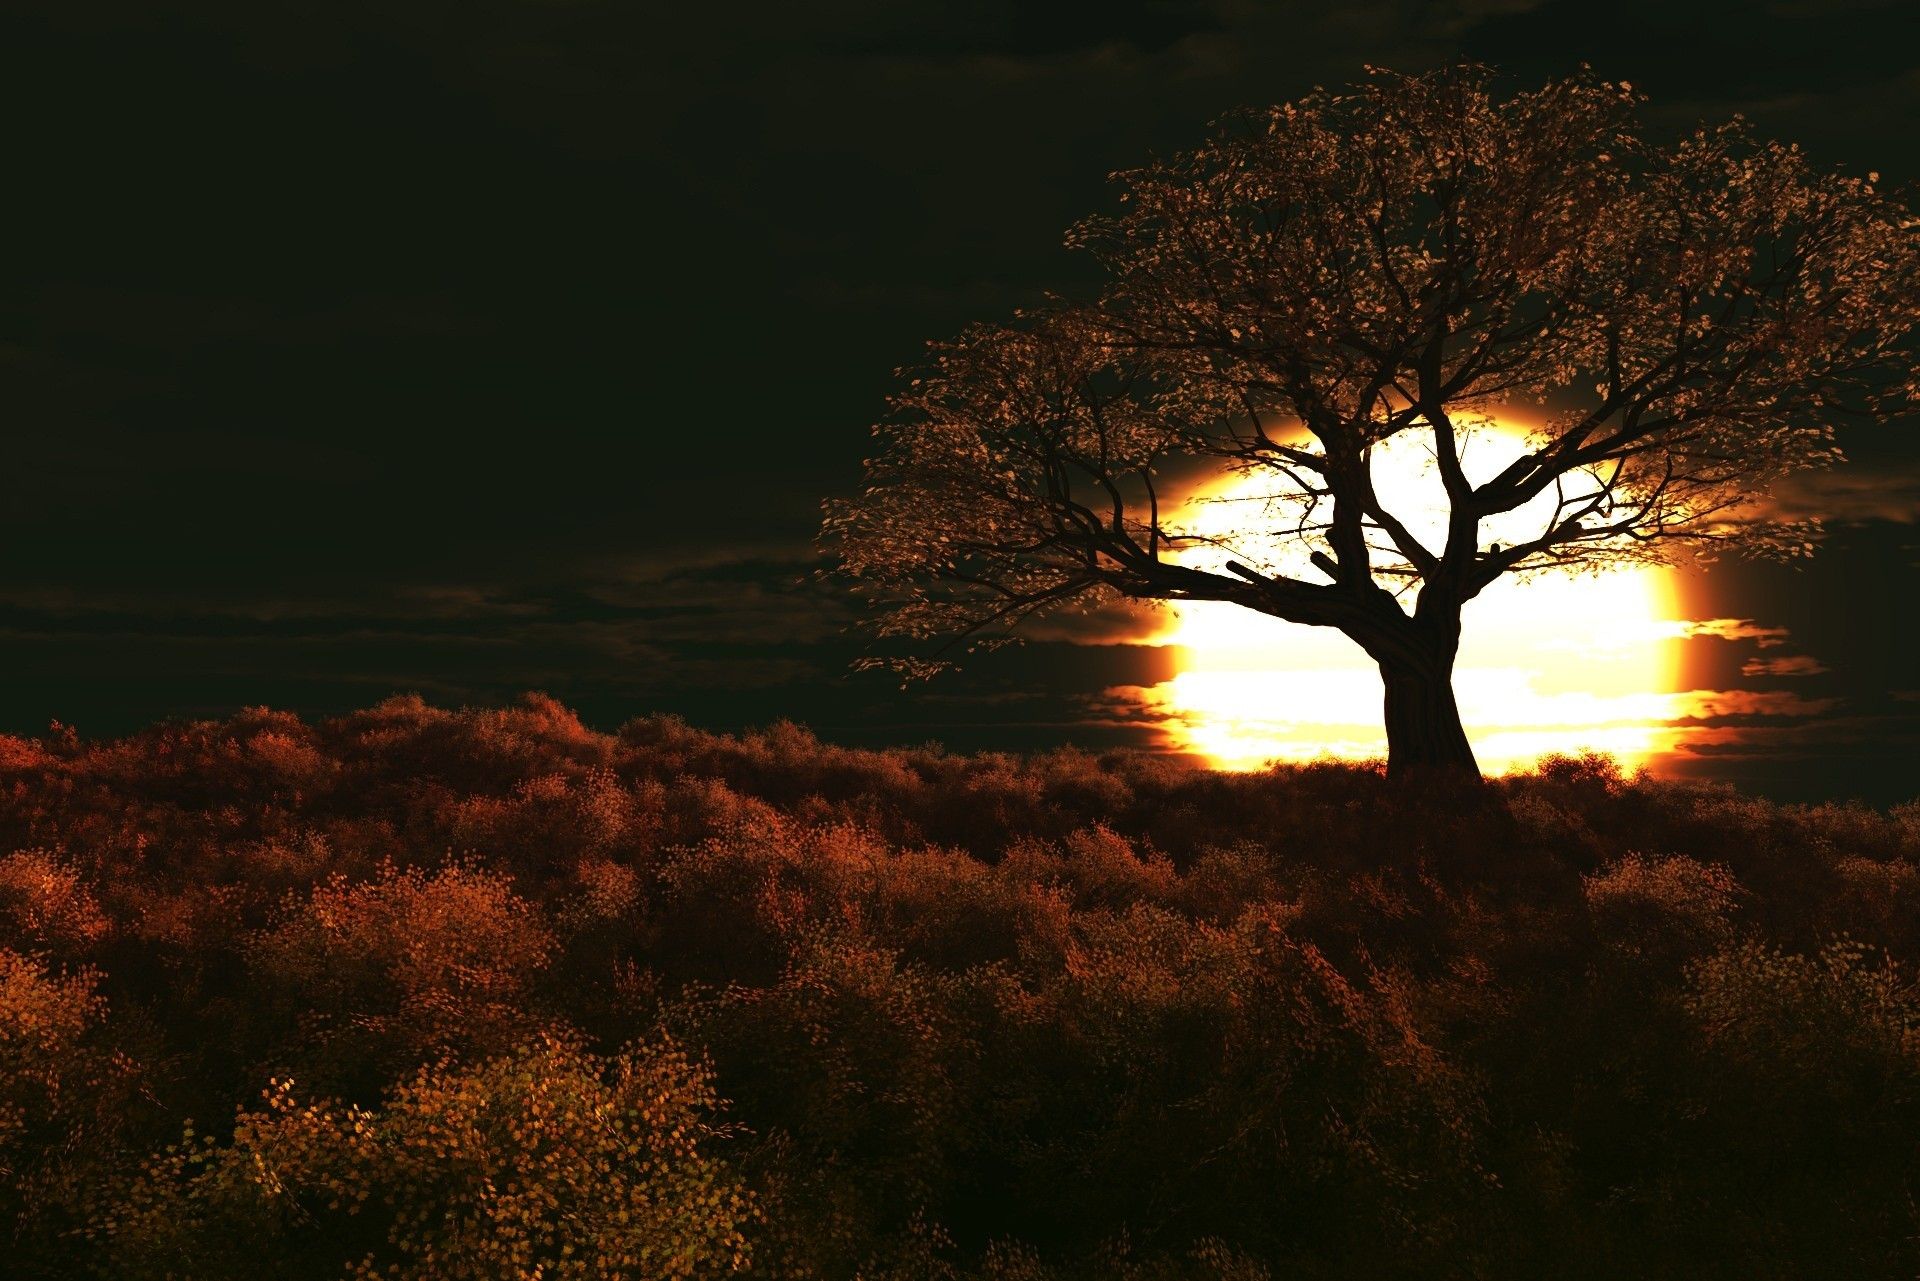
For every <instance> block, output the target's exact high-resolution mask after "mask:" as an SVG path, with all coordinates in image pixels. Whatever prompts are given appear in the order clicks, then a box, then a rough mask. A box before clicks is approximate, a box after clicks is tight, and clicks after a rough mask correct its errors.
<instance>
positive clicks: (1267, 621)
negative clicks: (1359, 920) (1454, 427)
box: [1146, 424, 1684, 773]
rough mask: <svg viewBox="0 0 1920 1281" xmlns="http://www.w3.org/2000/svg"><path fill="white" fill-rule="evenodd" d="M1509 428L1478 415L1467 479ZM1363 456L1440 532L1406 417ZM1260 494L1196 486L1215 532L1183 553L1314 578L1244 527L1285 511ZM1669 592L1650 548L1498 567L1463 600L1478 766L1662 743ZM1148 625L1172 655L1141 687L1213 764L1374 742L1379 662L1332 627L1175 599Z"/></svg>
mask: <svg viewBox="0 0 1920 1281" xmlns="http://www.w3.org/2000/svg"><path fill="white" fill-rule="evenodd" d="M1524 445H1525V436H1524V433H1523V432H1521V431H1519V430H1517V429H1515V428H1513V427H1511V426H1507V425H1501V424H1487V425H1485V426H1482V427H1480V428H1478V429H1476V430H1475V431H1473V432H1472V433H1470V434H1469V435H1468V437H1467V438H1466V440H1465V441H1464V442H1463V446H1462V464H1463V466H1464V467H1465V469H1466V471H1467V473H1468V476H1469V478H1470V479H1479V478H1483V477H1485V476H1489V475H1492V474H1493V473H1494V472H1496V471H1498V470H1499V468H1500V467H1502V466H1504V465H1505V464H1506V462H1508V461H1510V460H1511V459H1512V458H1513V457H1514V456H1515V454H1516V453H1518V452H1519V450H1520V449H1522V448H1523V447H1524ZM1374 470H1375V478H1376V480H1375V486H1376V490H1377V491H1378V492H1379V494H1380V496H1381V499H1382V501H1383V503H1384V505H1385V506H1386V507H1387V509H1388V510H1390V511H1393V512H1394V513H1396V514H1397V515H1399V516H1400V517H1401V519H1402V520H1403V521H1405V522H1406V523H1407V524H1408V526H1409V527H1411V528H1412V529H1413V531H1414V532H1415V534H1416V535H1417V536H1419V537H1420V538H1421V539H1422V541H1423V542H1426V543H1427V545H1428V546H1430V547H1432V546H1438V545H1439V542H1440V538H1439V534H1440V532H1441V531H1442V530H1444V528H1445V521H1446V505H1445V499H1444V494H1443V493H1442V492H1441V489H1440V483H1439V478H1438V476H1437V473H1436V471H1435V468H1434V467H1433V464H1432V459H1431V456H1430V454H1429V453H1428V452H1427V449H1426V447H1425V443H1424V441H1422V440H1419V439H1416V438H1414V436H1413V435H1412V434H1411V433H1409V434H1408V435H1407V436H1403V437H1397V438H1395V439H1393V440H1390V441H1388V442H1386V443H1385V444H1382V445H1380V446H1377V447H1376V448H1375V451H1374ZM1271 494H1272V485H1271V482H1270V481H1268V480H1266V479H1264V478H1262V477H1258V476H1255V477H1240V476H1232V477H1227V478H1225V479H1223V480H1221V481H1219V482H1216V483H1214V484H1212V485H1209V486H1206V487H1204V488H1202V489H1201V490H1200V491H1199V492H1197V493H1196V494H1194V495H1193V496H1192V497H1190V498H1189V500H1188V502H1187V505H1186V509H1185V520H1184V524H1185V525H1186V527H1187V528H1189V529H1191V530H1194V531H1195V532H1200V533H1204V534H1207V535H1208V536H1210V537H1213V538H1216V539H1220V540H1222V542H1224V543H1226V544H1228V547H1208V548H1206V549H1204V550H1201V551H1195V552H1191V553H1187V554H1185V555H1184V556H1183V559H1185V560H1187V561H1188V563H1191V564H1195V565H1204V566H1206V567H1210V568H1217V567H1218V565H1217V564H1216V563H1215V562H1224V561H1225V560H1227V559H1235V558H1237V559H1240V560H1242V561H1246V562H1249V563H1253V564H1256V565H1258V566H1260V567H1262V568H1266V569H1269V570H1273V571H1277V572H1284V573H1288V574H1292V575H1295V576H1298V577H1302V578H1307V579H1309V580H1311V581H1320V580H1321V578H1322V577H1323V576H1321V575H1319V574H1318V572H1317V571H1315V570H1314V569H1312V568H1311V566H1310V565H1309V563H1308V561H1307V558H1306V552H1305V551H1304V550H1303V549H1302V548H1300V547H1299V545H1298V543H1297V540H1294V539H1291V538H1286V537H1283V536H1274V535H1271V534H1269V535H1264V536H1263V535H1259V534H1254V535H1249V534H1248V533H1247V532H1246V531H1247V530H1248V529H1249V528H1272V527H1273V526H1274V525H1275V524H1280V525H1282V526H1283V527H1284V526H1285V525H1286V523H1287V522H1286V517H1285V514H1284V513H1283V512H1282V511H1280V510H1279V509H1278V507H1277V505H1276V503H1275V502H1274V501H1273V499H1272V497H1271ZM1547 501H1549V502H1550V501H1551V500H1550V498H1549V499H1548V500H1547ZM1544 516H1545V513H1544V512H1540V511H1534V510H1532V509H1530V508H1523V509H1521V510H1519V511H1517V512H1514V513H1509V514H1507V515H1506V516H1504V517H1502V518H1499V519H1497V520H1495V521H1490V522H1488V524H1487V525H1486V526H1484V527H1483V529H1482V534H1481V537H1482V539H1483V540H1484V541H1494V542H1509V543H1512V542H1518V541H1520V540H1522V539H1524V538H1525V537H1527V532H1528V531H1529V530H1532V531H1533V532H1534V533H1537V532H1538V531H1539V529H1540V528H1541V521H1542V520H1543V519H1544ZM1229 548H1230V550H1229ZM1678 606H1679V599H1678V590H1677V584H1676V582H1675V581H1674V574H1673V571H1671V570H1669V569H1667V568H1665V567H1664V566H1658V565H1625V566H1618V567H1614V568H1610V569H1608V570H1605V571H1602V572H1599V573H1593V572H1582V573H1580V574H1570V573H1566V572H1546V573H1540V574H1536V575H1533V576H1530V577H1526V578H1515V577H1513V576H1508V577H1506V578H1502V579H1501V580H1499V581H1498V582H1495V583H1494V584H1493V585H1492V586H1490V587H1489V588H1488V589H1487V590H1486V591H1485V592H1483V593H1482V594H1481V595H1480V596H1479V597H1478V598H1476V599H1475V600H1473V601H1470V602H1469V603H1468V604H1467V606H1466V609H1465V613H1464V616H1463V622H1462V640H1461V646H1460V655H1459V658H1458V661H1457V663H1456V666H1455V672H1454V689H1455V692H1456V696H1457V698H1458V700H1459V704H1460V715H1461V719H1462V720H1463V721H1464V723H1465V725H1466V729H1467V734H1468V737H1469V738H1470V739H1471V740H1472V743H1473V748H1474V753H1475V755H1476V756H1477V757H1478V759H1479V762H1480V765H1481V768H1482V769H1484V770H1486V771H1488V772H1489V773H1505V772H1510V771H1512V770H1515V769H1521V768H1525V767H1527V766H1529V765H1531V764H1532V763H1533V762H1534V761H1535V760H1537V759H1538V758H1539V757H1541V756H1542V755H1545V754H1547V753H1550V752H1575V751H1586V750H1591V751H1598V752H1604V753H1606V754H1608V755H1611V756H1613V757H1614V758H1616V759H1617V760H1619V761H1620V762H1621V764H1622V765H1623V766H1626V767H1629V768H1631V767H1634V766H1638V765H1641V764H1644V763H1646V762H1647V761H1648V760H1649V759H1650V758H1653V757H1655V756H1657V755H1659V754H1660V753H1661V752H1662V751H1663V750H1665V749H1666V748H1667V747H1668V746H1669V745H1670V743H1671V741H1672V732H1673V731H1672V730H1671V728H1670V725H1671V722H1672V721H1673V719H1674V717H1675V716H1676V715H1678V714H1679V703H1680V701H1681V696H1680V694H1679V693H1678V691H1677V689H1676V682H1677V679H1678V677H1679V653H1680V644H1681V641H1680V637H1681V635H1682V634H1683V631H1684V625H1683V624H1681V623H1679V622H1676V621H1675V620H1676V618H1677V617H1678ZM1156 639H1157V640H1158V641H1159V642H1161V643H1165V644H1170V645H1173V646H1177V647H1178V648H1179V650H1180V651H1181V653H1182V659H1181V661H1180V665H1179V671H1178V673H1177V674H1176V675H1175V676H1174V677H1173V678H1172V679H1171V680H1169V681H1166V682H1164V683H1162V684H1160V685H1157V686H1154V687H1152V688H1151V689H1150V690H1148V691H1147V695H1146V697H1147V701H1148V702H1149V704H1150V705H1151V706H1152V707H1153V708H1154V709H1155V710H1156V711H1158V712H1159V713H1160V714H1162V715H1163V716H1164V717H1165V723H1166V725H1167V727H1168V728H1169V730H1170V731H1171V733H1172V735H1173V738H1174V740H1175V743H1176V745H1177V746H1178V747H1180V748H1181V749H1182V750H1184V751H1187V752H1190V753H1192V754H1194V755H1197V756H1200V757H1202V758H1205V759H1206V760H1207V761H1208V762H1209V763H1210V764H1212V765H1213V766H1215V767H1216V768H1220V769H1257V768H1259V767H1261V766H1263V765H1265V764H1266V763H1267V762H1269V761H1275V760H1280V761H1302V760H1313V759H1317V758H1321V757H1334V758H1341V759H1373V758H1378V757H1383V756H1385V755H1386V748H1387V744H1386V735H1385V731H1384V729H1383V728H1382V724H1381V698H1382V693H1381V685H1380V674H1379V670H1378V669H1377V668H1376V667H1375V666H1374V664H1373V662H1372V660H1371V659H1369V658H1368V657H1367V656H1366V655H1365V654H1364V653H1362V652H1361V650H1360V649H1359V647H1358V646H1357V645H1355V644H1354V642H1352V641H1351V640H1349V639H1347V638H1346V637H1345V636H1343V635H1341V634H1340V633H1339V632H1337V631H1335V630H1333V629H1332V628H1325V627H1305V626H1301V625H1299V624H1294V623H1286V622H1282V621H1280V620H1279V619H1275V618H1270V617H1268V616H1266V615H1263V614H1259V613H1256V612H1254V611H1252V610H1249V609H1245V608H1243V607H1241V606H1239V605H1234V604H1230V603H1225V602H1215V601H1191V602H1183V603H1179V604H1176V605H1175V606H1173V607H1172V621H1171V625H1170V626H1169V627H1168V628H1167V629H1166V630H1165V631H1163V632H1162V633H1161V634H1160V635H1159V636H1158V637H1157V638H1156Z"/></svg>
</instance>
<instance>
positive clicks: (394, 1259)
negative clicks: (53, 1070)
mask: <svg viewBox="0 0 1920 1281" xmlns="http://www.w3.org/2000/svg"><path fill="white" fill-rule="evenodd" d="M714 1101H715V1100H714V1094H713V1087H712V1083H711V1079H710V1077H709V1076H708V1074H707V1072H706V1071H705V1070H704V1069H703V1068H701V1067H700V1066H699V1065H697V1064H696V1063H694V1062H693V1061H692V1060H690V1059H689V1058H688V1057H687V1056H686V1055H685V1054H684V1053H683V1052H682V1051H680V1050H678V1049H677V1048H675V1047H673V1046H671V1045H667V1046H641V1047H638V1048H636V1049H634V1050H632V1051H629V1052H627V1053H623V1054H621V1055H619V1056H617V1057H616V1058H615V1059H614V1060H613V1061H612V1062H610V1063H609V1062H607V1061H605V1060H602V1059H600V1058H598V1057H596V1056H593V1055H590V1054H583V1053H582V1052H580V1051H579V1050H578V1049H577V1048H576V1047H574V1046H571V1045H568V1044H566V1043H564V1042H562V1041H559V1040H556V1039H553V1038H551V1037H549V1038H544V1039H542V1040H540V1041H538V1042H535V1043H533V1044H532V1045H530V1046H526V1047H522V1048H520V1049H518V1050H516V1051H514V1052H513V1053H511V1054H508V1055H506V1056H503V1057H501V1058H497V1059H491V1060H488V1061H487V1062H485V1063H483V1064H481V1065H479V1066H478V1067H475V1068H471V1069H467V1070H464V1071H460V1070H452V1069H449V1068H447V1067H445V1066H436V1067H430V1068H423V1069H421V1070H420V1071H419V1072H417V1073H415V1074H414V1075H413V1076H412V1077H411V1078H410V1079H408V1080H407V1081H406V1082H405V1083H404V1084H401V1085H399V1086H398V1087H396V1088H395V1089H394V1090H393V1092H392V1094H391V1095H390V1097H389V1098H388V1099H387V1101H386V1102H385V1104H384V1105H383V1106H381V1107H379V1108H375V1109H372V1110H367V1109H362V1108H356V1107H342V1106H340V1105H337V1104H331V1103H302V1102H301V1101H300V1100H299V1098H298V1097H297V1095H296V1093H295V1090H294V1086H293V1084H292V1083H291V1082H288V1081H284V1080H276V1081H274V1082H273V1083H272V1084H271V1085H270V1086H269V1087H268V1089H267V1091H266V1106H265V1107H264V1108H263V1109H260V1110H256V1111H250V1112H242V1113H241V1114H240V1115H239V1118H238V1120H237V1121H236V1123H235V1124H234V1127H233V1133H232V1136H231V1139H230V1141H229V1142H227V1143H224V1144H221V1143H215V1142H213V1141H210V1140H207V1139H205V1138H202V1137H200V1136H196V1135H194V1134H193V1133H192V1132H191V1131H189V1133H188V1135H187V1138H186V1141H185V1142H184V1143H183V1144H181V1145H176V1146H172V1147H169V1149H168V1150H167V1151H166V1152H165V1153H163V1154H162V1155H161V1156H160V1157H159V1158H157V1159H156V1160H154V1161H153V1162H151V1163H150V1164H149V1165H148V1167H147V1168H146V1169H145V1170H143V1171H142V1172H141V1173H140V1174H139V1175H137V1176H136V1177H135V1178H134V1180H133V1181H132V1182H131V1183H130V1184H129V1185H128V1186H127V1187H126V1188H125V1189H124V1190H122V1191H120V1194H119V1196H118V1197H117V1198H115V1199H114V1200H113V1201H112V1202H111V1203H110V1205H109V1206H108V1207H105V1208H104V1210H103V1212H102V1213H101V1214H100V1215H99V1217H98V1218H96V1219H95V1221H94V1223H93V1224H92V1225H91V1228H90V1232H89V1235H90V1237H91V1238H92V1242H91V1243H92V1244H93V1245H95V1246H96V1247H98V1248H99V1249H100V1251H101V1254H102V1255H103V1257H104V1258H105V1259H106V1260H109V1261H110V1266H111V1268H112V1269H113V1270H114V1274H115V1275H117V1276H122V1277H128V1278H138V1277H154V1278H161V1277H173V1276H180V1275H183V1274H184V1275H191V1276H207V1275H212V1276H263V1275H272V1276H287V1275H294V1274H304V1273H305V1272H307V1271H308V1270H311V1269H314V1266H315V1263H316V1261H317V1258H318V1259H325V1260H326V1262H327V1266H326V1269H325V1271H326V1274H327V1275H332V1276H346V1277H356V1278H368V1279H369V1281H370V1279H371V1278H374V1277H403V1278H418V1279H419V1281H496V1279H497V1278H502V1277H551V1278H554V1279H555V1281H562V1279H563V1278H582V1279H584V1278H612V1277H639V1276H644V1277H657V1278H660V1279H661V1281H667V1279H669V1278H691V1277H700V1276H710V1275H714V1274H716V1273H721V1272H737V1271H740V1270H742V1269H743V1267H744V1265H745V1263H746V1260H747V1256H748V1253H749V1251H750V1248H751V1247H750V1246H749V1244H748V1242H747V1239H746V1237H745V1236H744V1234H743V1232H742V1229H743V1228H745V1227H746V1226H747V1224H748V1223H749V1221H750V1219H751V1218H752V1214H753V1205H752V1198H751V1195H750V1193H748V1191H747V1190H746V1189H745V1188H744V1187H743V1186H742V1185H741V1184H740V1182H739V1180H738V1179H737V1177H736V1176H735V1175H734V1174H733V1173H732V1172H731V1171H729V1170H728V1169H727V1168H726V1167H725V1166H724V1165H722V1164H720V1163H718V1162H716V1161H714V1160H713V1159H712V1158H710V1157H709V1156H708V1155H707V1154H706V1153H705V1151H704V1149H705V1148H706V1147H707V1146H708V1145H709V1143H710V1141H711V1140H712V1138H713V1137H714V1132H713V1131H712V1130H711V1129H710V1127H708V1126H707V1125H706V1123H705V1122H704V1121H703V1120H702V1117H703V1116H704V1114H705V1113H706V1112H707V1111H708V1110H710V1109H711V1108H712V1106H713V1104H714ZM316 1256H317V1258H316Z"/></svg>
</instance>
